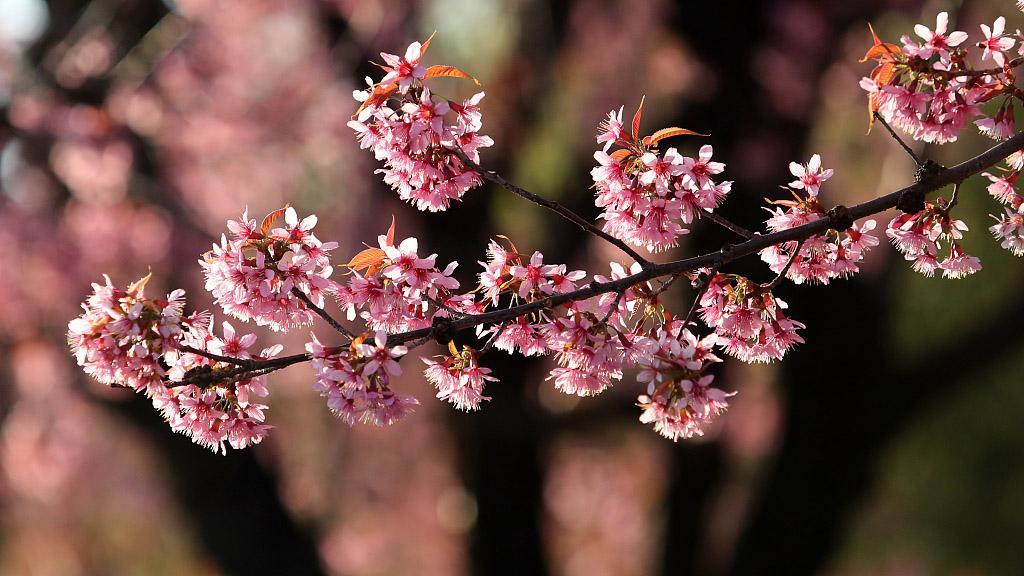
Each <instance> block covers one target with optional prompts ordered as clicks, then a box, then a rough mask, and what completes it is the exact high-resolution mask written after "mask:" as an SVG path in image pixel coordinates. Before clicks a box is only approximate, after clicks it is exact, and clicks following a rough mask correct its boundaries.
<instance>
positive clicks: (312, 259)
mask: <svg viewBox="0 0 1024 576" xmlns="http://www.w3.org/2000/svg"><path fill="white" fill-rule="evenodd" d="M282 215H283V216H284V221H285V226H284V227H283V228H273V226H274V223H275V222H276V221H277V220H278V219H279V218H280V217H281V216H282ZM316 222H317V217H316V216H307V217H305V218H303V219H301V220H300V219H299V217H298V214H296V212H295V209H294V208H291V207H286V208H284V209H282V210H277V211H275V212H272V213H271V214H269V215H267V217H266V218H264V220H263V222H262V224H261V225H257V224H256V220H253V219H250V218H249V215H248V210H246V211H245V212H243V213H242V217H241V218H240V219H239V220H230V221H228V230H229V231H230V233H231V237H230V239H229V238H228V236H226V235H221V240H220V244H214V245H213V250H211V251H209V252H207V253H206V254H204V255H203V258H202V259H201V260H200V261H199V264H200V266H202V267H203V273H204V274H205V276H206V289H207V290H209V291H210V293H211V294H213V297H214V299H215V301H216V303H217V304H218V305H220V306H221V308H223V309H224V312H225V313H227V314H228V315H229V316H232V317H235V318H238V319H239V320H242V321H243V322H245V321H248V320H250V319H251V320H253V321H255V322H256V324H258V325H260V326H269V327H270V328H271V329H273V330H276V331H279V332H286V331H287V330H288V329H289V328H291V327H294V326H308V325H310V324H312V323H313V320H314V318H315V316H314V313H313V312H312V311H311V310H310V309H309V307H308V306H307V305H306V303H305V302H303V301H302V299H301V298H300V297H299V296H298V295H296V294H295V292H296V291H298V292H300V293H301V294H303V295H305V296H306V297H307V298H308V299H309V300H310V301H312V302H313V303H314V304H316V305H317V306H319V307H323V304H324V295H325V294H326V293H327V292H328V291H329V289H330V288H331V287H332V286H333V283H332V281H331V280H330V277H331V275H332V274H333V272H334V269H333V267H332V266H331V263H330V259H329V257H328V252H329V251H331V250H333V249H335V248H337V247H338V244H337V243H336V242H327V243H322V242H320V241H319V240H317V238H316V236H314V235H313V232H312V230H313V227H314V226H316Z"/></svg>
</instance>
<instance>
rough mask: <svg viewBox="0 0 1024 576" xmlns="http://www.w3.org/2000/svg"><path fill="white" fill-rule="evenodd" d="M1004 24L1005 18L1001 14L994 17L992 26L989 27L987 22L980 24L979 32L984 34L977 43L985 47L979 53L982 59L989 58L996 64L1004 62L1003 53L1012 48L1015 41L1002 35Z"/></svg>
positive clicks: (1000, 64) (999, 64)
mask: <svg viewBox="0 0 1024 576" xmlns="http://www.w3.org/2000/svg"><path fill="white" fill-rule="evenodd" d="M1005 26H1006V18H1003V17H1002V16H1000V17H998V18H996V21H995V22H994V23H993V24H992V28H989V27H988V25H987V24H982V25H981V32H982V33H983V34H984V35H985V39H984V40H982V41H981V42H979V43H978V45H979V46H981V47H982V48H984V49H985V51H984V52H983V53H982V55H981V59H982V60H989V59H991V60H992V61H993V62H995V63H996V65H997V66H1003V65H1005V64H1006V55H1005V54H1003V53H1004V52H1006V51H1007V50H1010V49H1011V48H1013V45H1014V43H1015V41H1014V39H1013V38H1011V37H1009V36H1005V35H1003V28H1005Z"/></svg>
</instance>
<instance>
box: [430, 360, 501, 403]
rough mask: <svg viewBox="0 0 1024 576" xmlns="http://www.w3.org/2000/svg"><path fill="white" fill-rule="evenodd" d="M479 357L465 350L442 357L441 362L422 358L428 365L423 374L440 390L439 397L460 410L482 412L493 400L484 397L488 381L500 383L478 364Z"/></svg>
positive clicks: (489, 371) (487, 369) (438, 391)
mask: <svg viewBox="0 0 1024 576" xmlns="http://www.w3.org/2000/svg"><path fill="white" fill-rule="evenodd" d="M478 356H479V354H478V353H476V352H475V351H474V350H471V349H469V348H468V347H464V348H463V349H462V351H461V352H459V354H456V355H453V356H441V357H440V358H442V360H441V361H440V362H438V361H434V360H431V359H429V358H422V360H423V362H424V363H425V364H426V365H427V369H426V370H425V371H424V372H423V374H424V376H425V377H426V378H427V381H428V382H430V383H431V384H433V385H434V387H435V388H437V397H438V398H440V399H441V400H447V401H448V402H451V403H452V404H453V405H454V406H455V407H456V408H458V409H459V410H465V411H470V410H479V409H480V402H482V401H484V400H490V398H489V397H487V396H484V395H483V390H484V386H485V385H486V383H487V382H497V381H498V379H497V378H495V377H493V376H491V375H490V374H491V370H490V369H489V368H485V367H482V366H480V365H479V364H478V363H477V357H478Z"/></svg>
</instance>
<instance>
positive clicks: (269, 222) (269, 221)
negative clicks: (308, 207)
mask: <svg viewBox="0 0 1024 576" xmlns="http://www.w3.org/2000/svg"><path fill="white" fill-rule="evenodd" d="M286 210H288V205H287V204H285V205H284V207H282V208H278V209H277V210H274V211H273V212H271V213H270V214H267V215H266V217H264V218H263V224H262V225H261V226H260V230H262V231H263V235H264V236H266V235H267V233H268V232H270V228H271V227H272V226H273V225H274V222H277V219H278V218H280V217H281V216H284V213H285V211H286Z"/></svg>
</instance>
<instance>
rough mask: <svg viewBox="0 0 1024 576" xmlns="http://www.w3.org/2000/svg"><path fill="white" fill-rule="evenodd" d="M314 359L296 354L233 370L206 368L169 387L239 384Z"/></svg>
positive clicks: (255, 362)
mask: <svg viewBox="0 0 1024 576" xmlns="http://www.w3.org/2000/svg"><path fill="white" fill-rule="evenodd" d="M312 358H313V357H312V356H310V355H309V354H295V355H292V356H282V357H280V358H271V359H269V360H251V361H250V362H251V363H250V364H249V365H247V366H239V367H237V368H231V369H228V370H209V369H208V368H209V367H208V366H207V367H205V368H207V370H197V371H195V372H193V373H189V374H186V375H185V377H184V378H182V379H181V380H180V381H177V382H169V383H168V385H169V386H171V387H176V386H185V385H187V384H195V385H197V386H210V385H212V384H216V383H218V382H238V381H240V380H247V379H249V378H254V377H256V376H262V375H263V374H268V373H270V372H274V371H276V370H280V369H281V368H286V367H288V366H291V365H292V364H298V363H300V362H307V361H309V360H311V359H312Z"/></svg>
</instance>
